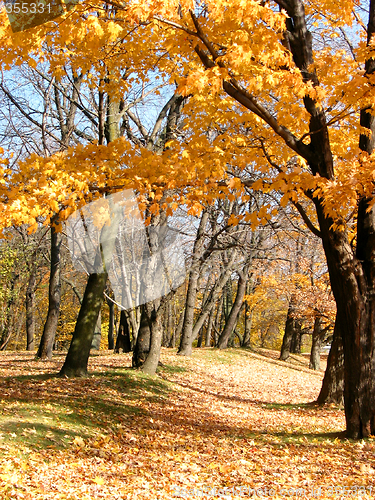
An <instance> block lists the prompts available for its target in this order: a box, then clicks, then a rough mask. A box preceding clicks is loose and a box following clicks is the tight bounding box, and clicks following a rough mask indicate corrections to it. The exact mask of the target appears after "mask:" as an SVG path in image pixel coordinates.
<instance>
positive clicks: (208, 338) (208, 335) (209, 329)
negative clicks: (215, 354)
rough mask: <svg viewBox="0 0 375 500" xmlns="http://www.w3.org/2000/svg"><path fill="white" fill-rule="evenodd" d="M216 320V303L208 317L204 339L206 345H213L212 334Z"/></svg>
mask: <svg viewBox="0 0 375 500" xmlns="http://www.w3.org/2000/svg"><path fill="white" fill-rule="evenodd" d="M214 321H215V305H214V306H213V308H212V309H211V312H210V315H209V317H208V323H207V329H206V336H205V340H204V345H205V347H211V336H212V330H213V327H214Z"/></svg>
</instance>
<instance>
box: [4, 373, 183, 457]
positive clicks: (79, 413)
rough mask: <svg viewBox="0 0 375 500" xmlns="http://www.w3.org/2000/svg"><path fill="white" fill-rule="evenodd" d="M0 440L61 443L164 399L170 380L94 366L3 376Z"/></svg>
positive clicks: (38, 445)
mask: <svg viewBox="0 0 375 500" xmlns="http://www.w3.org/2000/svg"><path fill="white" fill-rule="evenodd" d="M3 385H5V387H6V390H5V393H6V395H3V399H2V401H1V403H0V409H1V411H0V446H1V445H9V446H10V447H11V448H12V449H21V448H25V447H26V448H28V449H31V450H40V449H43V448H55V449H63V448H66V446H68V445H70V443H71V442H72V441H73V440H74V438H75V436H80V437H82V438H83V439H86V438H89V437H93V436H95V435H96V434H102V433H103V432H104V433H105V432H106V431H107V430H111V429H113V428H114V427H115V426H116V424H118V423H121V422H127V421H128V422H130V421H131V420H132V419H133V418H134V416H136V415H141V414H146V413H147V408H146V407H147V404H149V403H154V404H155V403H156V404H164V403H165V401H166V400H167V397H168V394H169V393H170V391H171V390H172V389H173V387H172V384H171V383H169V382H167V381H164V380H162V379H159V378H156V377H150V376H148V375H145V374H143V373H142V372H137V371H134V370H131V369H124V368H117V369H111V370H107V371H105V372H103V371H101V372H100V371H94V372H92V373H91V374H90V376H89V377H87V378H78V379H61V378H59V377H56V376H53V375H48V374H37V375H18V376H16V377H14V378H13V377H6V378H3Z"/></svg>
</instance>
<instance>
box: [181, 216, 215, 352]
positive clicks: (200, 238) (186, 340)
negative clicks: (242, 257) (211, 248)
mask: <svg viewBox="0 0 375 500" xmlns="http://www.w3.org/2000/svg"><path fill="white" fill-rule="evenodd" d="M207 221H208V212H203V214H202V217H201V220H200V223H199V228H198V232H197V237H196V240H195V243H194V249H193V258H192V264H191V270H190V273H189V283H188V289H187V294H186V303H185V315H184V324H183V327H182V336H181V341H180V347H179V349H178V353H177V354H179V355H181V356H191V353H192V350H193V340H194V339H193V326H194V311H195V302H196V297H197V284H198V279H199V269H200V265H201V262H200V257H201V254H202V251H203V244H204V232H205V229H206V224H207Z"/></svg>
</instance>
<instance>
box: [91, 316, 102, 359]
mask: <svg viewBox="0 0 375 500" xmlns="http://www.w3.org/2000/svg"><path fill="white" fill-rule="evenodd" d="M101 340H102V313H101V310H99V314H98V319H97V320H96V325H95V330H94V336H93V338H92V342H91V349H94V351H99V349H100V342H101Z"/></svg>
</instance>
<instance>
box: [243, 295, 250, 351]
mask: <svg viewBox="0 0 375 500" xmlns="http://www.w3.org/2000/svg"><path fill="white" fill-rule="evenodd" d="M252 321H253V310H251V311H250V306H249V304H248V303H247V302H246V303H245V328H244V329H245V331H244V335H243V341H242V346H241V347H251V324H252Z"/></svg>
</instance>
